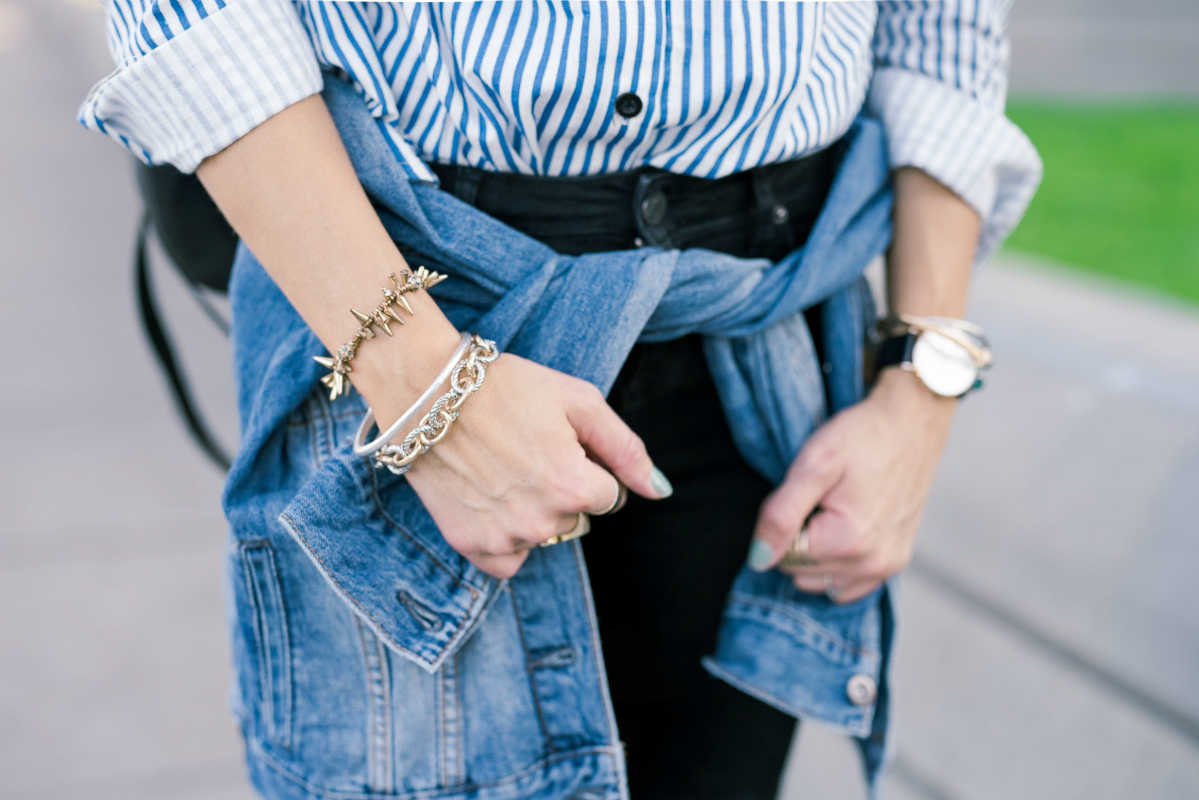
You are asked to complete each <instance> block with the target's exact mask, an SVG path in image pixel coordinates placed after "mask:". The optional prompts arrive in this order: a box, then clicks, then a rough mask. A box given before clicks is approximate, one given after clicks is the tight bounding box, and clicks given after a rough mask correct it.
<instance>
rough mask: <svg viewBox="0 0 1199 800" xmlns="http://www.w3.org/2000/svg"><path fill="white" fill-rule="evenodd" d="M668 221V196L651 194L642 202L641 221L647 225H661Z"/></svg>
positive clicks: (657, 193) (658, 193) (656, 193)
mask: <svg viewBox="0 0 1199 800" xmlns="http://www.w3.org/2000/svg"><path fill="white" fill-rule="evenodd" d="M665 220H666V195H665V194H663V193H662V192H650V193H649V194H648V195H646V196H645V199H644V200H642V201H641V221H642V222H644V223H645V224H646V225H649V226H651V227H652V226H654V225H661V224H662V223H663V222H664V221H665Z"/></svg>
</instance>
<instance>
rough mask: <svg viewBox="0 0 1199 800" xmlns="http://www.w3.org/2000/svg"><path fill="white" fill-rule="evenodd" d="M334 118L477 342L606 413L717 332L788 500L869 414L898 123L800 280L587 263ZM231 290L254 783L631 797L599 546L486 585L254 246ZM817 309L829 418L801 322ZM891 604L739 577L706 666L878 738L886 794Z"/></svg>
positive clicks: (759, 461) (364, 173)
mask: <svg viewBox="0 0 1199 800" xmlns="http://www.w3.org/2000/svg"><path fill="white" fill-rule="evenodd" d="M325 100H326V102H327V103H328V105H329V107H330V110H331V111H332V113H333V115H334V119H335V120H336V122H337V125H338V129H339V131H340V133H341V136H342V138H343V140H344V141H345V143H346V147H347V149H348V150H349V153H350V156H351V160H352V161H353V163H354V167H355V169H356V171H357V173H358V176H359V179H360V180H361V181H362V183H363V185H364V187H365V188H366V189H367V192H368V193H369V194H370V196H371V198H372V200H373V201H374V203H375V205H376V208H377V210H378V211H379V214H380V218H381V219H382V220H383V222H384V225H385V226H386V227H387V229H388V231H389V232H390V234H391V235H392V237H393V238H394V239H395V240H396V242H397V243H398V245H399V247H400V248H401V250H402V251H403V252H404V254H405V256H406V258H407V259H408V261H409V262H410V263H412V264H425V265H427V266H429V267H430V268H431V269H437V270H439V271H441V272H444V273H446V274H448V275H450V276H451V280H448V281H445V282H444V283H442V284H440V285H438V286H437V287H436V288H435V289H434V292H433V293H434V295H435V296H436V298H437V300H438V302H439V304H440V305H441V307H442V309H443V310H444V311H445V312H446V313H447V315H448V316H449V317H450V319H451V320H452V321H453V322H454V324H455V325H457V326H458V327H459V328H460V329H463V330H471V331H477V332H479V333H481V334H483V335H484V336H486V337H488V338H492V339H495V340H496V341H497V342H498V343H499V345H500V347H501V349H504V350H506V351H508V352H513V353H517V354H520V355H522V356H525V357H527V358H531V359H533V360H535V361H538V362H540V363H542V364H546V365H548V366H551V367H553V368H555V369H558V370H561V371H564V372H567V373H570V374H572V375H576V376H579V377H581V378H584V379H586V380H590V381H592V382H593V383H595V384H596V385H597V386H599V387H600V388H601V389H602V390H604V391H605V392H606V391H607V390H608V389H609V388H610V386H611V384H612V382H613V381H614V380H615V377H616V374H617V373H618V371H619V370H620V367H621V365H622V363H623V362H624V359H625V357H626V355H627V354H628V352H629V350H630V349H631V348H632V346H633V344H634V343H635V342H637V341H638V340H640V341H662V340H668V339H673V338H677V337H679V336H683V335H685V334H689V333H693V332H698V333H702V334H704V335H705V352H706V355H707V358H708V362H709V367H710V369H711V370H712V373H713V376H714V378H715V380H716V383H717V386H718V389H719V391H720V394H721V400H722V403H723V405H724V406H725V410H726V412H727V414H728V417H729V419H730V421H731V427H732V430H733V432H734V437H735V439H736V441H737V444H738V447H739V448H740V450H741V452H742V453H743V454H744V456H745V457H746V458H747V460H748V461H749V462H750V463H751V464H752V465H753V466H754V467H755V468H756V469H758V470H759V471H760V472H762V473H763V474H764V475H766V476H767V477H768V478H770V479H771V480H773V481H775V482H778V481H779V480H781V478H782V475H783V473H784V472H785V470H786V467H787V465H788V464H789V463H790V461H791V460H792V459H793V458H794V456H795V454H796V453H797V452H798V450H799V448H800V446H801V445H802V444H803V442H804V440H805V439H806V437H807V436H808V435H809V434H810V433H811V431H812V430H814V429H815V427H816V426H817V425H819V424H820V423H821V421H823V419H825V418H826V416H827V414H828V413H829V411H830V410H831V411H836V410H837V409H839V408H842V407H844V406H847V405H849V404H851V403H853V402H856V401H857V400H858V399H860V397H861V396H862V394H863V391H864V387H863V381H862V342H863V336H864V331H865V329H866V327H867V325H868V324H870V323H871V322H872V321H873V314H874V310H873V305H872V304H871V303H870V301H869V292H868V290H866V288H865V285H864V281H863V279H862V277H861V273H862V270H863V268H864V267H865V265H866V264H867V263H868V262H869V261H870V260H871V258H873V257H874V256H875V255H877V254H878V253H879V252H881V251H882V250H883V248H884V247H885V246H886V243H887V241H888V239H889V235H890V228H889V220H890V201H891V196H890V186H889V183H888V178H887V174H888V168H887V163H886V157H885V149H884V142H883V138H882V134H881V128H880V126H879V125H878V124H877V123H876V122H874V121H872V120H868V119H862V120H859V121H858V122H857V123H856V124H855V126H854V128H853V129H852V130H851V131H850V133H849V134H847V135H846V137H845V139H843V140H842V144H841V146H842V147H843V148H844V155H843V157H842V162H841V166H840V168H839V171H838V173H837V177H836V179H835V181H834V185H833V188H832V190H831V192H830V195H829V198H828V201H827V203H826V205H825V208H824V210H823V212H822V213H821V215H820V217H819V219H818V220H817V222H816V225H815V227H814V229H813V231H812V233H811V236H810V238H809V240H808V242H807V244H806V245H805V246H804V247H802V248H800V249H799V250H797V251H796V252H795V253H793V254H791V255H789V256H788V257H787V258H785V259H783V260H782V261H780V262H778V263H770V262H768V261H765V260H750V259H735V258H732V257H729V256H725V255H722V254H718V253H713V252H709V251H704V250H687V251H681V252H680V251H663V250H659V249H655V248H641V249H638V250H635V251H622V252H613V253H601V254H593V255H585V256H580V257H565V256H561V255H559V254H557V253H555V252H553V251H552V250H550V249H549V248H548V247H546V246H545V245H542V244H541V243H539V242H537V241H535V240H532V239H530V238H529V237H526V236H524V235H522V234H520V233H518V232H516V231H513V230H512V229H510V228H508V227H506V226H504V225H502V224H501V223H499V222H497V221H496V220H494V219H492V218H490V217H488V216H486V215H485V214H482V213H481V212H479V211H477V210H476V209H474V208H471V207H469V206H467V205H465V204H463V203H461V202H459V201H458V200H457V199H456V198H454V197H452V196H450V195H449V194H447V193H445V192H442V191H440V190H439V189H438V188H436V187H435V186H432V185H429V184H423V183H418V182H410V181H409V180H408V179H407V178H406V177H405V176H404V172H403V170H402V169H401V167H400V165H399V162H398V160H397V154H395V153H394V152H393V151H392V150H391V149H390V145H389V144H388V141H389V140H388V139H387V138H386V137H384V136H383V135H382V134H381V132H380V131H379V129H378V127H377V126H378V124H379V123H378V122H377V121H376V120H374V119H373V118H372V117H371V115H370V112H369V110H368V109H367V107H366V105H365V103H364V102H363V101H362V99H361V98H360V97H359V95H358V94H356V93H355V92H354V90H353V89H351V88H350V87H349V86H348V85H347V84H345V83H343V82H341V81H339V80H336V79H329V80H327V81H326V88H325ZM363 289H364V291H369V290H370V289H371V287H363ZM230 297H231V302H232V308H233V320H234V325H233V343H234V360H235V370H236V374H237V382H238V393H239V406H240V413H241V419H242V448H241V451H240V452H239V454H238V457H237V459H236V461H235V463H234V465H233V469H232V471H231V472H230V475H229V481H228V485H227V487H226V490H225V497H224V502H225V510H226V514H227V516H228V518H229V521H230V525H231V530H232V545H231V547H230V549H229V557H228V566H229V575H230V586H231V598H232V602H231V608H232V613H231V619H232V626H233V640H234V660H235V665H236V673H237V679H236V686H235V690H234V691H233V706H234V710H235V713H236V714H237V716H238V718H239V720H240V722H241V725H242V728H243V732H244V735H245V739H246V746H247V760H248V763H249V768H250V773H251V777H252V780H253V781H254V783H255V785H256V786H257V787H258V788H259V789H260V790H261V791H262V792H263V793H264V794H265V795H266V796H268V797H285V798H342V799H343V800H348V799H349V798H373V797H381V796H399V797H405V798H408V797H411V798H447V799H448V798H463V799H465V798H480V799H482V798H487V800H501V798H503V799H507V798H512V799H513V800H515V799H516V798H521V799H522V800H524V799H528V800H534V799H535V800H557V799H559V798H561V799H562V800H566V799H567V798H573V799H574V800H601V799H606V798H611V799H612V800H615V799H616V798H627V797H628V789H627V786H626V783H625V777H624V775H625V769H624V756H623V752H622V749H621V745H620V741H619V736H618V731H617V730H616V724H615V719H614V717H613V714H612V706H611V702H610V700H609V696H608V690H607V685H606V682H605V676H604V668H603V657H602V653H601V648H600V642H599V638H598V633H597V626H596V620H595V612H594V608H593V606H592V602H591V595H590V588H589V584H588V579H587V569H586V565H585V564H584V561H583V556H582V549H581V548H580V546H579V545H578V543H577V542H572V543H569V544H564V545H558V546H554V547H549V548H544V549H543V548H535V549H534V550H533V551H532V552H531V553H530V555H529V558H528V560H527V561H526V562H525V564H524V565H523V566H522V567H521V569H520V571H519V572H518V573H517V574H516V575H515V576H514V577H513V578H511V579H509V580H506V581H501V580H497V579H495V578H493V577H491V576H489V575H487V574H485V573H483V572H481V571H480V570H478V569H477V568H475V567H474V566H473V565H471V564H470V563H469V562H468V561H466V560H465V559H464V558H462V557H461V556H460V555H459V554H458V553H456V552H455V551H454V550H453V549H452V548H450V547H449V545H448V544H447V543H446V542H445V540H444V538H443V537H442V536H441V533H440V532H439V531H438V529H437V527H436V525H435V524H434V522H433V520H432V518H431V517H430V516H429V514H428V512H427V511H426V510H425V508H424V507H423V506H422V504H421V502H420V500H419V498H418V497H417V496H416V494H415V492H414V491H413V490H412V488H411V487H410V486H409V485H408V483H407V481H406V480H405V479H404V478H402V477H397V476H394V475H392V474H391V473H389V472H387V471H386V470H384V471H379V470H376V469H374V468H372V467H371V465H370V463H369V462H368V461H367V460H366V459H362V458H357V457H355V456H353V454H352V452H351V451H350V441H351V439H352V437H353V432H354V430H355V429H356V427H357V425H358V422H359V420H360V418H361V415H362V414H363V413H364V411H365V406H364V404H363V402H362V400H361V398H360V397H359V396H358V395H356V394H354V395H351V396H350V397H343V398H340V399H338V400H336V401H329V400H328V399H327V398H326V397H325V395H324V393H323V391H321V389H320V387H319V385H318V379H319V376H320V372H321V369H320V367H319V366H318V365H316V364H315V363H314V362H313V360H312V356H314V355H319V354H323V353H324V348H323V346H322V345H321V343H320V342H319V340H318V339H317V338H316V336H315V335H314V334H313V333H312V331H311V330H310V329H309V328H308V327H307V326H306V325H305V323H304V322H303V320H302V319H301V318H300V316H299V315H298V314H297V313H296V311H295V310H294V309H293V308H292V306H291V305H290V304H289V303H288V302H287V300H286V298H285V297H284V296H283V294H282V293H281V292H280V290H279V289H278V287H277V286H276V285H275V284H274V283H273V282H272V281H271V279H270V278H269V277H268V275H267V274H266V272H265V271H264V270H263V269H262V267H261V265H259V263H258V262H257V261H256V260H255V258H254V256H253V255H252V254H251V253H250V252H249V251H248V250H247V249H246V248H245V247H244V246H243V247H242V248H241V249H240V251H239V253H238V257H237V262H236V264H235V266H234V274H233V280H232V284H231V287H230ZM816 303H823V304H824V309H825V313H824V314H823V315H822V317H823V320H824V323H823V324H824V330H823V331H822V335H823V336H824V341H825V348H826V358H827V361H828V362H829V364H830V369H829V371H828V374H827V375H826V376H825V380H826V381H827V384H828V385H827V397H828V398H830V399H831V404H832V409H828V408H826V400H825V398H826V393H825V389H824V388H822V385H821V372H822V370H821V367H820V365H819V364H818V362H817V359H816V355H815V351H814V349H813V344H812V338H811V335H810V333H809V331H808V329H807V326H806V323H805V322H804V318H803V315H802V313H801V312H802V310H803V309H804V308H806V307H808V306H811V305H813V304H816ZM581 319H585V320H586V324H580V323H579V320H581ZM483 391H486V388H485V387H484V389H483ZM891 595H892V590H891V588H890V587H889V586H884V587H882V588H881V589H879V590H878V591H876V592H875V593H873V594H872V595H870V596H869V597H867V598H864V599H862V600H860V601H858V602H855V603H851V604H848V605H844V606H837V605H834V604H832V603H830V602H829V601H828V600H827V599H825V598H824V597H823V596H816V595H807V594H801V593H799V592H798V591H796V590H795V588H794V587H793V585H792V583H791V581H790V580H789V579H788V578H787V577H786V576H784V575H782V574H780V573H778V572H775V571H771V572H767V573H763V574H758V573H754V572H751V571H749V570H748V569H742V571H741V573H740V574H739V575H738V577H737V579H736V581H735V583H734V585H733V588H732V590H731V592H730V595H729V597H728V601H727V605H726V608H725V612H724V619H723V621H722V624H721V630H720V635H719V639H718V643H717V646H716V650H715V652H714V653H713V654H712V655H711V656H710V657H709V658H708V659H706V660H705V662H704V663H705V666H706V668H707V669H708V670H709V671H710V672H711V673H712V674H713V675H715V676H717V677H719V678H721V679H723V680H725V681H727V682H729V683H730V684H732V685H733V686H736V687H737V688H739V689H741V690H743V691H745V692H748V693H750V694H752V695H753V696H755V697H758V698H760V699H761V700H763V701H765V702H767V703H770V704H771V705H773V706H775V707H777V708H779V709H782V710H783V711H785V712H787V713H790V714H792V715H795V716H796V717H800V718H802V719H807V720H811V721H814V722H818V723H821V724H824V725H826V726H829V727H832V728H833V729H835V730H839V731H842V732H844V733H847V734H849V735H851V736H854V737H857V741H858V743H859V745H860V749H861V751H862V755H863V763H864V767H865V770H866V775H867V779H868V782H869V783H870V784H871V785H872V787H877V784H878V780H877V778H878V775H879V771H880V768H881V765H882V763H883V761H884V757H885V754H886V751H887V737H886V731H887V717H888V685H887V664H888V660H889V653H890V650H891V645H892V640H893V633H894V613H893V608H892V599H891ZM860 676H865V677H866V678H867V679H869V680H868V681H867V682H868V683H870V682H872V685H874V686H877V692H876V693H874V694H873V696H872V697H868V698H867V699H866V702H864V703H863V699H862V697H860V696H859V697H857V698H856V699H857V700H858V702H859V703H862V704H855V703H854V702H852V701H851V699H850V696H849V693H848V692H847V686H848V685H849V683H850V681H851V679H855V678H856V680H857V681H858V682H859V685H860V683H861V681H863V680H864V679H863V678H862V677H860Z"/></svg>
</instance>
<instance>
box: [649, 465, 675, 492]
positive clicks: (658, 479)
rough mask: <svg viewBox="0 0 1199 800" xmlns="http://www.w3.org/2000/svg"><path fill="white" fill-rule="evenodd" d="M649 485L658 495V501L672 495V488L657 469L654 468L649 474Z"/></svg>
mask: <svg viewBox="0 0 1199 800" xmlns="http://www.w3.org/2000/svg"><path fill="white" fill-rule="evenodd" d="M649 485H650V486H652V487H654V491H655V492H657V493H658V499H659V500H662V499H665V498H667V497H670V496H671V495H672V494H674V487H673V486H671V485H670V481H668V480H667V479H666V476H665V475H663V474H662V470H660V469H658V468H657V467H654V471H653V472H651V473H650V474H649Z"/></svg>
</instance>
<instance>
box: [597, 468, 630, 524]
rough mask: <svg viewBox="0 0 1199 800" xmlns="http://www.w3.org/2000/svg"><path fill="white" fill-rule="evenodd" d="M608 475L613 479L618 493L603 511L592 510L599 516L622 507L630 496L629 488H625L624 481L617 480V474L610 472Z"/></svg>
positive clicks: (613, 484)
mask: <svg viewBox="0 0 1199 800" xmlns="http://www.w3.org/2000/svg"><path fill="white" fill-rule="evenodd" d="M608 477H610V478H611V479H612V486H613V488H614V489H615V490H616V494H615V495H614V496H613V497H612V502H611V503H610V504H609V505H608V507H607V508H605V509H604V510H603V511H592V512H591V513H592V515H594V516H597V517H602V516H604V515H605V514H611V513H612V512H614V511H616V510H617V509H619V508H621V507H622V506H623V505H624V501H625V499H626V498H627V497H628V496H629V490H628V489H626V488H625V485H624V484H623V483H621V482H620V481H619V480H617V478H616V476H615V475H613V474H612V473H611V472H609V473H608Z"/></svg>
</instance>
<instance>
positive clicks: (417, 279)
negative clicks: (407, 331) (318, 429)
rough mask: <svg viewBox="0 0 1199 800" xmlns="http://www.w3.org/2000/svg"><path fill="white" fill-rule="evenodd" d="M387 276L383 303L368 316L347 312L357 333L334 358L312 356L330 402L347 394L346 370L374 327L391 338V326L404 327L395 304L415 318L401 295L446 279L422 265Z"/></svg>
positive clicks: (351, 311)
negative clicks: (320, 369) (323, 370)
mask: <svg viewBox="0 0 1199 800" xmlns="http://www.w3.org/2000/svg"><path fill="white" fill-rule="evenodd" d="M387 277H388V279H389V280H390V281H391V284H392V286H394V287H395V289H394V290H393V289H383V302H382V303H380V304H379V305H378V306H376V307H375V309H374V310H373V311H372V312H371V313H369V314H363V313H362V312H361V311H358V310H356V309H353V308H351V309H350V313H351V314H353V315H354V319H356V320H357V321H358V330H356V331H354V338H353V339H351V340H350V341H349V342H347V343H346V344H343V345H342V346H341V347H339V348H338V349H337V355H336V356H313V359H314V360H315V361H316V363H318V364H320V365H321V366H322V367H324V368H326V369H328V370H329V374H327V375H325V376H324V377H323V378H321V383H322V384H323V385H325V386H326V387H328V389H329V399H330V400H336V399H337V398H338V397H340V396H341V395H343V394H347V395H348V394H349V393H350V372H352V371H353V370H351V368H350V362H351V361H353V360H354V356H355V355H357V353H358V346H359V345H360V344H362V343H363V342H366V341H370V340H371V339H374V338H375V336H376V335H377V334H376V333H375V331H374V328H375V327H376V326H377V327H379V328H380V329H382V331H383V332H384V333H386V334H387V335H388V336H392V335H394V334H393V333H392V330H391V323H392V322H398V323H400V324H401V325H403V324H404V319H403V318H402V317H401V316H400V312H399V311H397V310H396V309H395V308H394V306H396V305H399V306H401V307H403V309H404V310H405V311H407V312H408V313H409V314H411V315H413V316H415V314H416V312H414V311H413V310H412V306H411V305H409V303H408V298H406V297H404V295H405V294H407V293H408V292H416V291H419V290H421V289H428V288H429V287H430V286H436V285H437V284H439V283H441V282H442V281H444V280H445V279H446V278H447V277H448V276H446V275H442V274H440V273H438V272H430V271H429V269H428V268H427V267H423V266H422V267H417V268H416V271H415V272H409V271H408V270H401V271H400V273H399V275H396V273H394V272H393V273H391V274H390V275H388V276H387Z"/></svg>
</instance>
